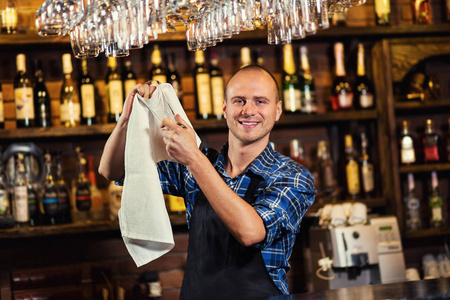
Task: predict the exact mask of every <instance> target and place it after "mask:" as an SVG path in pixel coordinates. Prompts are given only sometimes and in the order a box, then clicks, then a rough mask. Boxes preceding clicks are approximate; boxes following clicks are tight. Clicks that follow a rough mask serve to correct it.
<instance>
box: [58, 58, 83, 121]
mask: <svg viewBox="0 0 450 300" xmlns="http://www.w3.org/2000/svg"><path fill="white" fill-rule="evenodd" d="M62 61H63V73H64V80H63V84H62V86H61V99H60V107H59V108H60V118H61V124H62V125H63V126H65V127H75V126H79V125H80V99H79V97H78V88H77V85H76V83H75V80H74V79H73V78H72V70H73V69H72V55H71V54H70V53H65V54H63V56H62Z"/></svg>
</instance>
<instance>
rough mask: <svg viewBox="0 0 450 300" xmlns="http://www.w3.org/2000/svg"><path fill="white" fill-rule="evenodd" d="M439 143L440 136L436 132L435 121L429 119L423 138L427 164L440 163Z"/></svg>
mask: <svg viewBox="0 0 450 300" xmlns="http://www.w3.org/2000/svg"><path fill="white" fill-rule="evenodd" d="M439 142H440V139H439V135H438V134H437V133H436V132H435V130H434V121H433V120H431V119H427V121H426V125H425V135H424V137H423V150H424V153H423V154H424V161H425V162H426V163H427V162H437V161H439Z"/></svg>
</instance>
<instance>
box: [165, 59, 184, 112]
mask: <svg viewBox="0 0 450 300" xmlns="http://www.w3.org/2000/svg"><path fill="white" fill-rule="evenodd" d="M167 66H168V72H167V82H168V83H170V84H171V85H172V87H173V89H174V90H175V93H176V94H177V97H178V100H180V102H181V104H183V88H182V86H181V76H180V74H179V73H178V71H177V69H176V68H175V53H173V52H172V53H170V54H169V55H168V56H167Z"/></svg>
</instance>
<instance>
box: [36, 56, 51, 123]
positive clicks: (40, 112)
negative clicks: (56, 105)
mask: <svg viewBox="0 0 450 300" xmlns="http://www.w3.org/2000/svg"><path fill="white" fill-rule="evenodd" d="M35 77H36V83H35V84H34V88H33V95H34V101H35V102H36V107H35V110H36V112H35V118H36V126H37V127H50V126H52V111H51V108H52V104H51V101H50V96H49V94H48V91H47V87H46V86H45V82H44V71H43V69H42V61H41V60H40V59H37V60H36V72H35Z"/></svg>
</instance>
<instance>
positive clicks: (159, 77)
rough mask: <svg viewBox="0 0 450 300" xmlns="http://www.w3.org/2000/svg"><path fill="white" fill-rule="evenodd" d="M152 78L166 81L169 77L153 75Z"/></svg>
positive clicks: (161, 81)
mask: <svg viewBox="0 0 450 300" xmlns="http://www.w3.org/2000/svg"><path fill="white" fill-rule="evenodd" d="M152 80H158V81H159V83H166V82H167V77H166V75H153V77H152Z"/></svg>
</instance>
